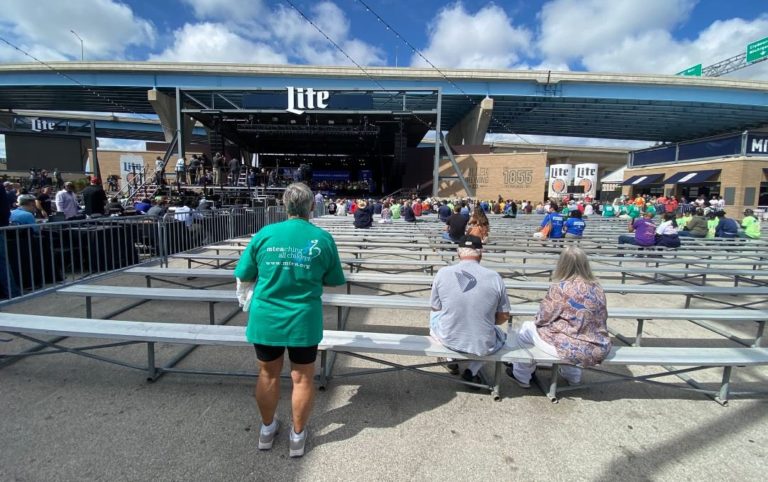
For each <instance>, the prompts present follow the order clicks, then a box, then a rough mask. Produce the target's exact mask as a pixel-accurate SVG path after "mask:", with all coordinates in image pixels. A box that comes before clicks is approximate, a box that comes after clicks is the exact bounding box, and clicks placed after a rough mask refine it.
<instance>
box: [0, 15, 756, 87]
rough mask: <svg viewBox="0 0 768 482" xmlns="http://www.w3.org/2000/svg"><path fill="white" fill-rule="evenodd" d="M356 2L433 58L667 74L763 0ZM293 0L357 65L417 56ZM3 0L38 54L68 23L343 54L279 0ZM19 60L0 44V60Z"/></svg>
mask: <svg viewBox="0 0 768 482" xmlns="http://www.w3.org/2000/svg"><path fill="white" fill-rule="evenodd" d="M366 2H367V3H369V4H370V5H371V7H372V9H373V10H375V11H376V12H377V13H379V14H380V15H381V16H382V17H383V18H384V19H385V20H387V21H388V22H389V23H391V24H392V25H393V26H394V27H395V28H396V29H398V30H399V31H400V32H401V33H402V34H403V36H404V37H406V38H407V39H408V40H409V41H410V42H411V43H412V44H413V45H414V46H416V48H418V49H420V50H421V51H422V52H423V53H424V54H425V55H426V56H427V58H429V60H430V61H432V62H433V63H436V64H438V65H439V66H441V67H467V68H507V69H509V68H522V69H528V68H545V69H557V70H566V69H567V70H590V71H612V72H616V71H618V72H654V73H674V72H676V71H677V70H680V69H682V68H684V67H687V66H689V65H693V64H695V63H698V62H702V63H704V64H705V65H707V64H709V63H713V62H716V61H718V60H721V59H722V58H726V57H729V56H731V55H735V54H737V53H739V52H740V51H741V50H742V49H743V47H744V45H745V44H746V43H747V42H749V41H752V40H757V39H759V38H762V37H765V36H768V2H764V1H755V0H751V1H749V0H732V1H728V2H726V1H716V0H699V1H696V0H548V1H543V0H542V1H523V0H507V1H497V2H489V1H486V0H463V1H459V2H445V1H440V0H422V1H413V0H366ZM294 3H295V4H296V5H297V6H298V8H299V9H300V10H301V11H303V12H304V13H306V14H307V15H308V16H310V17H311V18H313V20H315V21H317V22H318V24H320V25H321V26H322V27H323V29H324V30H325V31H326V32H327V33H328V34H329V35H330V36H331V37H332V38H334V40H335V41H337V42H338V43H339V44H341V45H342V46H343V47H344V48H345V50H347V51H348V52H349V53H350V54H351V55H352V57H353V58H354V59H355V61H357V62H359V63H361V64H367V65H395V62H396V61H397V64H398V65H399V66H408V65H421V64H422V62H421V61H420V60H419V59H417V58H414V57H413V56H412V53H411V52H410V51H409V50H408V48H407V47H406V45H405V44H404V43H403V42H402V41H400V40H398V39H397V38H396V37H395V36H394V35H393V34H392V33H391V32H390V31H388V30H386V29H385V28H384V26H383V25H382V24H381V23H379V22H377V20H376V18H375V17H374V15H372V14H371V13H370V12H368V11H366V9H365V8H364V7H363V5H362V4H361V3H360V2H359V1H357V0H333V1H320V2H317V1H307V0H294ZM3 4H4V5H3V6H4V12H3V15H2V16H0V35H2V37H3V38H5V39H7V40H9V41H10V42H12V43H14V44H15V45H18V46H20V47H22V48H23V49H24V50H27V51H29V52H31V53H33V54H34V55H36V56H38V57H39V58H41V59H43V60H77V59H78V58H79V56H80V44H79V41H78V40H77V38H76V37H75V36H74V35H73V34H72V33H70V30H75V31H76V32H77V33H78V34H79V35H80V36H81V37H82V38H83V40H84V44H85V56H86V58H87V59H92V60H121V59H131V60H171V61H173V60H186V61H201V62H204V61H211V62H217V61H222V62H228V61H229V62H247V63H299V64H304V63H336V64H338V63H348V61H347V60H346V59H345V58H344V57H343V56H342V55H341V54H340V53H339V52H337V51H336V50H335V49H334V48H333V47H331V46H330V45H329V44H328V43H327V41H325V39H322V38H320V37H319V35H318V34H317V32H315V31H314V29H313V28H312V27H311V26H310V25H309V24H307V23H306V22H305V21H304V20H302V19H301V18H300V17H298V16H297V15H296V12H295V11H294V10H293V9H292V8H291V7H290V6H289V4H288V3H287V2H285V1H278V0H163V1H158V0H132V1H126V2H118V1H116V0H70V1H65V2H62V1H59V0H36V1H34V2H31V1H29V0H4V2H3ZM24 59H25V58H24V57H23V56H22V55H20V54H19V53H18V52H16V51H13V50H11V49H9V48H8V47H7V46H4V45H3V46H0V61H6V62H7V61H16V60H24ZM26 60H29V59H28V58H27V59H26ZM764 70H765V69H757V68H751V69H747V71H745V72H744V73H741V74H739V75H740V76H749V77H755V76H757V78H763V77H762V74H764V73H765V72H764Z"/></svg>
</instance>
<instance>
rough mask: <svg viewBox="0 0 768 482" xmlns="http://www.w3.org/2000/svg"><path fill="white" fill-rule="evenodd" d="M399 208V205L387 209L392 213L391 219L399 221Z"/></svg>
mask: <svg viewBox="0 0 768 482" xmlns="http://www.w3.org/2000/svg"><path fill="white" fill-rule="evenodd" d="M400 208H401V206H400V205H399V204H393V205H392V207H391V208H389V210H390V212H391V213H392V219H400Z"/></svg>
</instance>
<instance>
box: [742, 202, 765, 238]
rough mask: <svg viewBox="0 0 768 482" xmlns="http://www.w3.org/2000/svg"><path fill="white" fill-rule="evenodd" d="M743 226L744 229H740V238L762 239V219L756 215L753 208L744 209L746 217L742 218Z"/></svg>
mask: <svg viewBox="0 0 768 482" xmlns="http://www.w3.org/2000/svg"><path fill="white" fill-rule="evenodd" d="M741 227H742V228H744V231H739V237H740V238H749V239H760V220H759V219H758V218H757V216H755V212H754V211H753V210H751V209H745V210H744V219H742V220H741Z"/></svg>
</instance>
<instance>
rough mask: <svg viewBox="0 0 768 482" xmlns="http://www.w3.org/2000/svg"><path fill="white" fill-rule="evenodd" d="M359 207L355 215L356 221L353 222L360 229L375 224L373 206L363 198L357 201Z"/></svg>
mask: <svg viewBox="0 0 768 482" xmlns="http://www.w3.org/2000/svg"><path fill="white" fill-rule="evenodd" d="M355 206H357V209H355V212H354V216H355V222H354V223H353V224H354V225H355V227H356V228H358V229H368V228H370V227H371V225H372V224H373V206H371V205H369V204H368V203H366V202H365V201H363V200H362V199H361V200H359V201H357V204H355Z"/></svg>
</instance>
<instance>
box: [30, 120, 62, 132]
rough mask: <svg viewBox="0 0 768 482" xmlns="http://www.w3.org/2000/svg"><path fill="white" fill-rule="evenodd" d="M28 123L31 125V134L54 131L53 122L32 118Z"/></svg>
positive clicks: (54, 125)
mask: <svg viewBox="0 0 768 482" xmlns="http://www.w3.org/2000/svg"><path fill="white" fill-rule="evenodd" d="M29 122H30V124H31V125H32V131H33V132H43V131H53V130H56V124H55V123H54V122H53V121H49V120H45V119H40V118H37V117H32V118H31V119H29Z"/></svg>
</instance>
